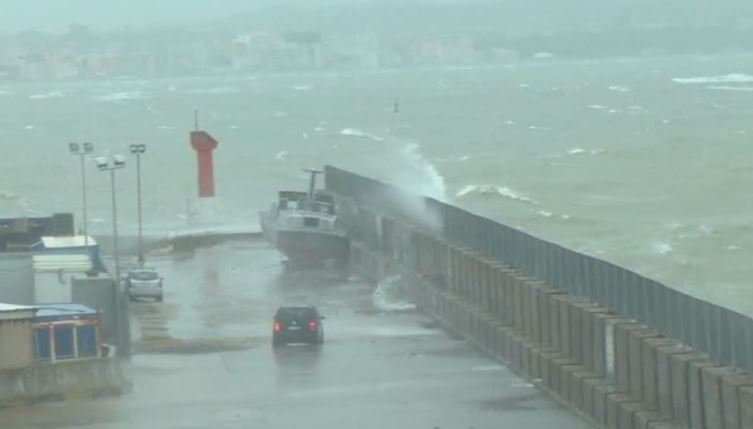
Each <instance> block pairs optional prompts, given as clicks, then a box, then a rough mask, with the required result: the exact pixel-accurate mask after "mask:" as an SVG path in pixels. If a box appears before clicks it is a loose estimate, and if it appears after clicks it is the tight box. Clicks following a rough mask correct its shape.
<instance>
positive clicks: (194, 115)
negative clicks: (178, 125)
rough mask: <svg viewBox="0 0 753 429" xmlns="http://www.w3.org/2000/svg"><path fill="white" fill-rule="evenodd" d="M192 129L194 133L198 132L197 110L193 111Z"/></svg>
mask: <svg viewBox="0 0 753 429" xmlns="http://www.w3.org/2000/svg"><path fill="white" fill-rule="evenodd" d="M193 127H194V130H195V131H199V109H194V111H193Z"/></svg>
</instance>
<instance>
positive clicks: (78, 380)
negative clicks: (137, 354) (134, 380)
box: [0, 358, 124, 406]
mask: <svg viewBox="0 0 753 429" xmlns="http://www.w3.org/2000/svg"><path fill="white" fill-rule="evenodd" d="M123 387H124V379H123V373H122V372H121V369H120V365H119V364H118V362H117V360H115V359H111V358H101V359H86V360H78V361H67V362H66V361H62V362H57V363H55V364H51V363H39V364H34V365H32V366H29V367H26V368H23V369H18V370H3V371H0V406H8V405H12V404H16V403H27V402H35V401H39V400H45V399H67V398H71V397H82V396H83V397H85V396H95V395H104V394H117V393H120V392H121V391H122V389H123Z"/></svg>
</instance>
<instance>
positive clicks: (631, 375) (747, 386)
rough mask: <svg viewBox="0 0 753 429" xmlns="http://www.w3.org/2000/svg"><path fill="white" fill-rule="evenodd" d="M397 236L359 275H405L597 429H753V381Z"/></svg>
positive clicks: (534, 284)
mask: <svg viewBox="0 0 753 429" xmlns="http://www.w3.org/2000/svg"><path fill="white" fill-rule="evenodd" d="M364 210H365V209H364ZM390 233H391V234H393V236H392V237H390V238H389V241H390V243H392V244H391V245H392V248H391V249H389V251H387V250H384V249H382V250H380V249H379V246H371V247H368V246H362V245H359V244H358V243H357V242H356V243H354V246H353V249H354V255H353V264H354V268H355V270H356V271H358V272H360V273H362V274H365V275H366V276H367V277H370V278H373V279H375V278H378V277H379V276H382V275H385V274H401V275H403V276H404V278H405V279H406V280H407V281H409V282H410V283H411V284H412V285H413V286H414V287H413V292H414V298H415V300H416V303H417V305H418V306H419V308H420V309H421V310H422V311H424V312H425V313H427V314H428V315H430V316H432V317H434V318H436V319H437V320H438V321H440V322H441V323H442V325H443V326H444V327H445V328H446V329H448V330H450V331H453V332H455V333H457V334H460V335H463V336H465V337H466V338H467V339H468V340H469V341H470V342H472V343H473V344H474V345H476V346H477V347H478V348H480V349H481V350H483V351H485V352H487V353H488V354H490V355H492V356H494V357H496V358H498V359H500V360H502V361H504V362H506V363H507V364H508V366H509V367H511V368H512V369H514V370H515V371H517V372H519V373H520V374H522V375H523V376H527V377H529V378H531V379H532V380H533V381H534V382H535V383H536V384H537V385H538V386H540V387H541V388H542V389H544V390H546V391H547V392H549V393H550V394H552V395H553V396H554V397H555V398H557V399H558V400H559V401H561V402H562V403H565V404H567V405H569V406H570V407H572V408H573V409H574V410H577V411H578V412H579V413H581V414H582V415H584V416H586V417H587V418H588V419H590V420H591V421H592V422H594V423H596V424H597V425H600V426H602V427H607V428H610V429H633V428H635V429H638V428H640V429H648V428H665V427H666V428H670V427H681V428H693V429H738V428H740V429H753V379H752V378H751V377H750V376H748V375H745V374H743V373H741V372H740V371H736V370H734V369H732V368H725V367H721V366H719V365H717V364H716V363H714V362H713V361H711V360H709V358H708V356H705V355H703V354H699V353H695V352H694V351H693V350H692V349H690V348H689V347H686V346H683V345H682V344H679V343H678V342H677V341H675V340H673V339H671V338H666V337H664V336H662V335H661V334H660V333H659V332H657V331H656V330H654V329H651V327H648V326H645V325H643V324H640V323H637V322H636V321H634V320H629V319H624V318H621V317H619V316H617V315H615V314H614V313H613V312H612V311H611V310H610V309H609V308H606V307H604V306H602V305H600V304H598V303H595V302H590V301H588V300H585V299H582V298H578V297H574V296H572V295H570V294H569V293H567V292H566V291H565V290H562V289H557V288H553V287H551V286H550V285H547V284H545V283H544V282H542V281H539V280H537V279H535V278H531V277H529V276H527V275H526V273H523V272H520V271H519V270H516V269H514V268H512V267H509V266H507V265H505V264H504V263H502V262H500V261H494V260H491V259H489V258H487V257H485V256H484V255H481V254H478V253H476V252H473V251H472V250H470V249H464V248H462V247H458V246H455V245H453V244H451V243H448V242H446V241H444V240H441V239H439V238H436V237H434V236H432V235H430V234H427V233H424V232H421V231H418V230H416V229H414V228H411V227H409V226H407V225H405V224H402V223H400V222H396V221H392V222H390ZM396 243H403V244H402V245H403V246H410V249H402V250H398V251H396V249H395V248H394V246H396ZM396 254H409V255H410V257H407V258H406V257H401V258H398V259H399V260H397V259H396V258H395V255H396Z"/></svg>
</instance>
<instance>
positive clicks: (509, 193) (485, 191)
mask: <svg viewBox="0 0 753 429" xmlns="http://www.w3.org/2000/svg"><path fill="white" fill-rule="evenodd" d="M469 195H482V196H498V197H504V198H509V199H511V200H515V201H520V202H523V203H528V204H534V205H537V204H538V201H536V200H534V199H532V198H529V197H526V196H525V195H521V194H520V193H518V192H517V191H514V190H513V189H511V188H509V187H507V186H495V185H468V186H466V187H464V188H463V189H461V190H460V191H458V192H457V193H456V194H455V197H456V198H462V197H466V196H469Z"/></svg>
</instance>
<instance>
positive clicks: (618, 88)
mask: <svg viewBox="0 0 753 429" xmlns="http://www.w3.org/2000/svg"><path fill="white" fill-rule="evenodd" d="M609 90H610V91H614V92H630V88H628V87H626V86H619V85H611V86H610V87H609Z"/></svg>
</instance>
